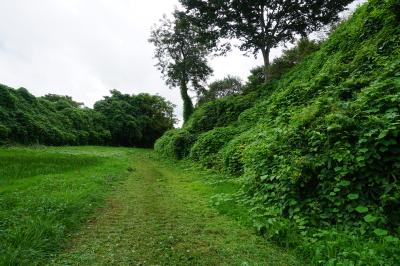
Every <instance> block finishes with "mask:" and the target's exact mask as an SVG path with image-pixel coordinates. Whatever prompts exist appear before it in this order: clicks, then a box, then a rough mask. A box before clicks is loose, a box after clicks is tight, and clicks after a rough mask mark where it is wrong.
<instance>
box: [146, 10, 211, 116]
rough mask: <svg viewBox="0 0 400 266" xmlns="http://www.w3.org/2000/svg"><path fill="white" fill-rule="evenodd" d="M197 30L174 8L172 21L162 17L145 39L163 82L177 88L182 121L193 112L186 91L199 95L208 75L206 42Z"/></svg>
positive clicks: (209, 70) (209, 72)
mask: <svg viewBox="0 0 400 266" xmlns="http://www.w3.org/2000/svg"><path fill="white" fill-rule="evenodd" d="M199 31H200V29H199V28H197V27H195V26H194V25H192V24H191V23H190V21H189V20H188V17H187V16H186V15H185V14H184V13H182V12H179V11H177V10H175V12H174V13H173V20H171V19H168V18H167V17H166V16H164V17H163V19H161V20H160V23H159V25H157V26H155V27H154V28H153V30H152V32H151V37H150V39H149V41H150V42H151V43H152V44H154V46H155V58H156V59H157V61H158V63H157V65H156V66H157V67H158V69H159V70H160V71H161V73H162V75H163V78H164V79H165V81H166V83H167V85H169V86H170V87H171V88H179V89H180V92H181V97H182V100H183V105H184V111H183V112H184V113H183V118H184V121H187V119H188V118H189V117H190V115H191V114H192V112H193V102H192V99H191V98H190V96H189V90H192V91H195V92H196V93H197V94H200V93H201V92H203V91H204V84H205V82H206V81H207V78H208V77H209V76H210V75H211V74H212V69H211V68H210V66H209V65H208V62H207V56H208V55H209V46H208V45H209V44H207V42H205V41H204V40H205V39H204V38H203V37H201V35H199Z"/></svg>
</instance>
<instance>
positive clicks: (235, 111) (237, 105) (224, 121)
mask: <svg viewBox="0 0 400 266" xmlns="http://www.w3.org/2000/svg"><path fill="white" fill-rule="evenodd" d="M255 100H256V97H255V94H254V93H251V94H248V95H233V96H228V97H225V98H221V99H218V100H216V101H212V102H208V103H205V104H203V105H201V106H200V107H198V108H197V109H196V112H195V113H194V114H193V115H192V116H191V117H190V119H189V121H188V122H187V123H186V124H185V127H184V128H185V129H187V130H188V131H190V132H192V133H195V134H198V133H202V132H206V131H209V130H212V129H213V128H216V127H225V126H227V125H230V124H232V123H234V122H235V121H237V119H238V117H239V115H240V114H241V113H242V112H243V111H244V110H246V109H249V108H250V107H251V106H253V105H254V101H255Z"/></svg>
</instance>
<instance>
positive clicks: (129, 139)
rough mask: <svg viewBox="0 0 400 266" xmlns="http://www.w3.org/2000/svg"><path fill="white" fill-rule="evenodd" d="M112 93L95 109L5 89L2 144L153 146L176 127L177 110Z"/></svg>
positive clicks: (0, 100) (0, 99)
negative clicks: (175, 112) (175, 114)
mask: <svg viewBox="0 0 400 266" xmlns="http://www.w3.org/2000/svg"><path fill="white" fill-rule="evenodd" d="M111 93H112V95H111V96H109V97H105V98H104V99H103V100H101V101H98V102H97V103H96V104H95V108H94V109H90V108H86V107H82V104H80V103H77V102H75V101H73V100H72V99H71V98H70V97H68V96H59V95H53V94H49V95H46V96H44V97H35V96H33V95H32V94H30V93H29V92H28V91H27V90H26V89H24V88H19V89H17V90H15V89H12V88H9V87H7V86H4V85H1V84H0V144H5V143H19V144H45V145H55V146H57V145H87V144H96V145H116V146H133V145H135V146H141V147H151V146H152V145H153V144H154V141H155V140H156V139H157V138H158V137H160V136H161V135H162V134H163V133H164V132H165V131H166V130H168V129H170V128H172V127H173V124H174V121H175V119H174V116H173V105H172V104H171V103H169V102H167V101H166V100H165V99H163V98H162V97H160V96H151V95H148V94H139V95H127V94H121V93H120V92H118V91H116V90H113V91H111Z"/></svg>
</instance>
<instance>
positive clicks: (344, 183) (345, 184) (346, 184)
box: [339, 180, 350, 187]
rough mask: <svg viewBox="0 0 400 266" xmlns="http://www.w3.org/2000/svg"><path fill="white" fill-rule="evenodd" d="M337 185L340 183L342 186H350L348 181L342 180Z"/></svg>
mask: <svg viewBox="0 0 400 266" xmlns="http://www.w3.org/2000/svg"><path fill="white" fill-rule="evenodd" d="M339 185H341V186H343V187H348V186H350V181H347V180H343V181H342V182H340V183H339Z"/></svg>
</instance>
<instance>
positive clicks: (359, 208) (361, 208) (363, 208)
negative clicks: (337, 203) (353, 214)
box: [356, 206, 368, 213]
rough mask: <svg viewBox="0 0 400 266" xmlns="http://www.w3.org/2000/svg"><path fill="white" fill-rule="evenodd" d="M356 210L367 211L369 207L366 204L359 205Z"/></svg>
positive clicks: (359, 211)
mask: <svg viewBox="0 0 400 266" xmlns="http://www.w3.org/2000/svg"><path fill="white" fill-rule="evenodd" d="M356 211H357V212H358V213H366V212H368V208H367V207H365V206H358V207H357V208H356Z"/></svg>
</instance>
